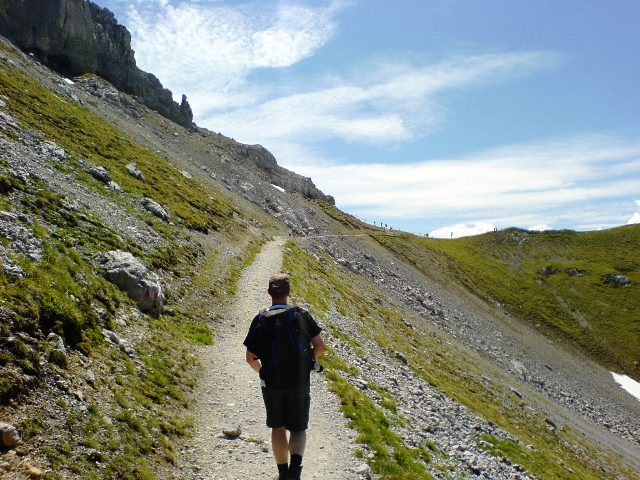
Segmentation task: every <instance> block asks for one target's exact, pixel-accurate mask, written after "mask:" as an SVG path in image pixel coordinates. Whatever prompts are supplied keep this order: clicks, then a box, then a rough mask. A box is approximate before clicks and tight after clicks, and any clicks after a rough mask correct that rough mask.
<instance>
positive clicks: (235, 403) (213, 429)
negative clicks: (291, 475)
mask: <svg viewBox="0 0 640 480" xmlns="http://www.w3.org/2000/svg"><path fill="white" fill-rule="evenodd" d="M284 242H285V239H283V238H280V239H277V240H274V241H271V242H269V243H267V244H265V245H264V247H263V248H262V251H261V252H260V253H259V254H258V256H257V257H256V260H255V261H254V262H253V264H252V265H250V266H249V267H248V268H247V269H246V270H245V271H244V272H243V273H242V275H241V277H240V280H239V282H238V289H237V294H236V296H235V298H234V299H233V300H232V302H231V304H230V305H229V308H228V310H227V314H226V315H225V319H224V320H223V322H222V324H221V325H220V328H219V334H218V336H217V337H216V339H215V345H213V346H211V347H207V348H206V349H204V350H203V351H202V353H201V362H202V364H203V365H204V368H205V373H204V378H203V379H202V381H201V383H200V386H199V392H198V393H197V394H196V399H197V400H196V405H195V407H194V421H195V427H196V435H195V438H194V450H193V451H192V452H191V455H190V456H191V457H192V458H193V462H194V464H193V465H191V466H190V467H191V470H192V471H193V472H194V478H197V479H203V480H204V479H206V480H214V479H219V480H222V479H225V480H238V479H241V478H252V479H272V478H274V477H275V476H276V473H277V472H276V468H275V462H274V460H273V457H272V455H271V443H270V430H269V429H268V428H267V427H266V426H265V423H264V421H265V413H264V406H263V404H262V397H261V394H260V386H259V381H258V376H257V374H256V373H255V372H253V370H251V368H250V367H249V366H248V365H247V364H246V363H245V361H244V355H245V349H244V346H243V345H242V342H243V340H244V337H245V335H246V332H247V330H248V328H249V323H250V322H251V319H252V318H253V317H254V316H255V315H256V313H257V312H258V311H259V310H260V309H261V308H264V307H265V306H266V305H268V304H269V301H270V299H269V296H268V295H267V293H266V286H267V280H268V279H269V276H270V275H271V274H273V273H275V272H277V271H278V270H279V269H280V267H281V265H282V258H283V254H282V249H283V245H284ZM238 425H239V426H240V428H241V430H242V435H241V436H240V438H238V439H235V440H228V439H226V438H224V436H223V435H221V432H222V430H223V428H225V427H228V426H238ZM354 449H355V444H354V442H353V433H352V431H351V430H350V429H349V428H348V427H347V426H346V421H345V419H344V417H343V416H342V415H341V413H340V411H339V402H338V400H337V399H336V398H335V396H334V395H333V394H331V393H330V392H329V391H328V390H327V385H326V381H325V379H324V378H323V377H322V376H321V375H316V374H313V376H312V393H311V422H310V425H309V431H308V442H307V451H306V453H305V456H304V463H303V464H304V470H303V475H302V478H303V479H312V478H330V479H331V480H348V479H354V478H356V477H357V475H356V474H355V473H353V470H354V465H355V463H356V460H355V459H354V458H353V457H352V455H351V452H352V451H353V450H354Z"/></svg>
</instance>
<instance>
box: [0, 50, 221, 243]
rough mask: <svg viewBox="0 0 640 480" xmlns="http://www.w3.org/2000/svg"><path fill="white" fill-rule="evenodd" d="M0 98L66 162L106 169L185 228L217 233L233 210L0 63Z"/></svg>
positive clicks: (85, 112)
mask: <svg viewBox="0 0 640 480" xmlns="http://www.w3.org/2000/svg"><path fill="white" fill-rule="evenodd" d="M0 94H2V95H5V96H6V97H8V100H7V110H8V111H9V112H10V113H11V115H13V116H14V117H15V118H16V119H17V120H18V121H19V122H20V124H21V125H22V126H24V127H28V128H31V129H34V130H38V131H40V132H42V133H44V135H45V137H46V138H47V139H50V140H53V141H55V142H56V143H57V144H58V145H60V146H61V147H63V148H64V149H65V150H66V151H67V152H68V153H70V154H71V157H72V158H71V159H70V160H69V162H72V161H73V160H72V159H73V158H74V157H77V158H82V159H87V160H89V161H91V162H92V163H94V164H96V165H101V166H104V167H106V168H107V169H108V170H109V172H110V173H111V176H112V178H113V180H114V181H115V182H116V183H118V184H119V185H120V186H121V187H122V188H123V189H124V190H125V191H126V192H127V193H129V194H131V195H133V196H134V197H148V198H152V199H154V200H156V201H157V202H159V203H161V204H164V205H167V207H168V209H169V212H170V213H171V214H173V215H176V216H177V217H178V218H179V219H181V220H182V221H183V222H184V224H185V226H187V227H188V228H192V229H195V230H200V231H204V232H206V231H208V230H210V229H213V230H217V229H219V228H221V227H222V226H223V225H224V224H225V223H226V222H227V221H228V220H229V219H230V217H231V215H232V213H233V211H234V209H233V207H232V206H231V205H230V204H229V203H228V202H227V201H226V200H224V199H223V198H222V197H221V196H219V195H218V194H217V193H215V192H213V191H212V190H210V189H208V188H206V187H204V186H202V185H201V184H199V183H197V182H196V181H194V180H189V179H187V178H185V177H184V176H182V175H181V174H180V172H179V171H178V170H177V169H176V168H175V167H173V166H172V165H171V164H169V163H168V162H167V161H165V160H163V159H161V158H160V157H158V156H157V155H155V154H154V153H152V152H151V151H149V150H148V149H146V148H144V147H143V146H142V145H140V144H138V143H136V142H134V141H133V140H131V139H129V138H128V137H127V136H126V135H124V134H123V133H122V132H120V131H118V130H117V129H115V128H114V127H113V126H112V125H111V124H109V123H107V122H106V121H104V120H102V119H100V118H98V117H97V116H95V115H93V114H91V113H90V112H89V111H88V110H86V109H84V108H83V107H81V106H78V105H77V104H75V103H74V102H71V101H68V100H66V99H63V98H60V97H59V96H57V95H55V94H54V93H53V92H52V91H51V90H49V89H48V88H46V87H44V86H43V85H41V84H40V83H38V82H37V81H35V80H34V79H33V78H32V77H30V76H28V75H27V74H25V73H24V72H22V71H21V70H20V69H19V68H17V67H15V66H13V65H11V64H10V63H8V62H7V61H6V60H4V59H0ZM130 162H136V163H137V165H138V168H139V169H140V170H141V171H142V172H143V174H144V176H145V179H146V180H145V181H144V182H143V181H139V180H137V179H135V178H134V177H132V176H131V175H130V174H129V172H128V171H127V169H126V165H127V164H129V163H130ZM70 166H71V163H69V164H68V165H67V167H70ZM85 178H87V177H85ZM95 184H96V188H102V189H103V190H105V193H107V192H106V189H104V187H102V186H101V185H99V184H97V182H95Z"/></svg>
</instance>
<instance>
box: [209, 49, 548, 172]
mask: <svg viewBox="0 0 640 480" xmlns="http://www.w3.org/2000/svg"><path fill="white" fill-rule="evenodd" d="M556 61H557V57H556V56H555V55H553V54H549V53H544V52H514V53H503V54H490V55H477V56H468V57H456V58H453V59H449V60H447V61H445V62H442V63H439V64H435V65H428V66H423V65H413V64H406V63H405V64H402V63H398V62H395V61H394V62H382V61H378V62H375V63H373V64H367V65H362V66H361V67H360V69H361V70H363V71H366V72H367V75H366V76H360V77H359V78H338V77H335V76H334V77H332V78H331V79H329V80H327V82H326V83H328V85H325V86H322V87H318V88H316V89H314V90H311V91H308V92H298V93H291V94H290V95H288V96H283V97H280V98H276V99H272V100H268V101H264V102H262V103H260V104H257V105H248V106H247V107H245V108H241V109H237V110H234V111H230V112H226V113H216V112H215V111H213V112H211V113H209V114H205V115H204V117H203V119H202V123H203V124H204V125H222V126H224V127H223V128H224V130H225V132H226V133H228V134H229V135H231V136H233V137H235V138H238V139H241V140H243V139H244V141H247V142H251V143H255V142H257V143H262V144H264V145H267V146H269V147H272V145H273V143H276V142H282V141H290V142H293V141H296V142H309V141H316V140H321V139H325V138H341V139H342V140H345V141H353V142H367V143H388V142H399V141H407V140H411V139H414V138H416V137H417V136H420V135H423V134H425V133H428V132H429V131H430V130H433V129H434V128H437V127H438V126H439V123H440V120H441V119H442V116H443V115H442V109H441V107H440V106H439V105H438V103H437V102H436V101H435V100H434V97H435V95H436V94H438V93H440V92H442V91H445V90H447V89H456V88H462V87H468V86H472V85H477V84H479V83H485V82H488V81H498V80H502V79H504V78H505V77H508V76H511V75H516V74H517V75H521V74H522V73H523V72H525V71H530V70H533V69H538V68H544V67H548V66H549V65H552V64H554V63H555V62H556ZM265 125H268V126H269V128H265ZM283 160H284V161H285V162H286V161H287V159H283Z"/></svg>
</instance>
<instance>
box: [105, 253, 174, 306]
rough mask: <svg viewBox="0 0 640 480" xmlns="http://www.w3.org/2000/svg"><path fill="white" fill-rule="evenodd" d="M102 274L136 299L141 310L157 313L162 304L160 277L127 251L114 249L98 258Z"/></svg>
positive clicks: (162, 295)
mask: <svg viewBox="0 0 640 480" xmlns="http://www.w3.org/2000/svg"><path fill="white" fill-rule="evenodd" d="M98 263H99V264H100V267H101V269H102V270H103V272H104V276H105V278H106V279H107V280H109V281H110V282H111V283H114V284H115V285H117V286H118V287H119V288H120V289H121V290H124V291H125V292H127V295H129V297H131V298H132V299H133V300H135V301H136V303H137V304H138V307H139V308H140V310H142V311H143V312H148V313H151V314H152V315H159V314H160V313H161V312H162V307H163V305H164V294H163V292H162V286H161V285H160V278H159V277H158V276H157V275H156V274H155V273H153V272H149V271H148V270H147V268H146V267H145V266H144V265H143V264H142V263H141V262H140V260H138V259H137V258H136V257H134V256H133V255H132V254H131V253H129V252H123V251H121V250H115V251H111V252H107V253H105V254H103V255H101V256H100V257H99V258H98Z"/></svg>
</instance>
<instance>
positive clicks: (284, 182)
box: [203, 129, 335, 205]
mask: <svg viewBox="0 0 640 480" xmlns="http://www.w3.org/2000/svg"><path fill="white" fill-rule="evenodd" d="M203 130H204V129H203ZM230 149H231V150H232V156H233V158H234V160H236V161H238V162H239V163H241V164H244V165H245V166H247V167H249V168H250V169H256V167H257V168H258V169H259V171H260V172H262V173H263V176H264V179H265V180H266V181H268V182H269V183H273V184H274V185H277V186H279V187H281V188H284V189H285V190H287V191H290V192H297V193H300V194H302V195H304V196H305V197H307V198H312V199H318V200H324V201H325V202H328V203H330V204H331V205H335V199H334V198H333V197H332V196H331V195H326V194H324V193H323V192H322V191H321V190H320V189H318V187H316V186H315V184H314V183H313V181H312V180H311V178H309V177H303V176H302V175H299V174H297V173H295V172H292V171H291V170H287V169H286V168H284V167H281V166H280V165H278V162H277V161H276V158H275V157H274V156H273V154H272V153H271V152H270V151H269V150H267V149H266V148H264V147H263V146H262V145H245V144H242V143H238V142H233V145H231V146H230Z"/></svg>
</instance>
